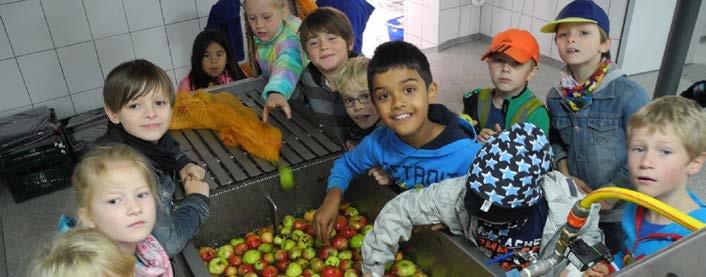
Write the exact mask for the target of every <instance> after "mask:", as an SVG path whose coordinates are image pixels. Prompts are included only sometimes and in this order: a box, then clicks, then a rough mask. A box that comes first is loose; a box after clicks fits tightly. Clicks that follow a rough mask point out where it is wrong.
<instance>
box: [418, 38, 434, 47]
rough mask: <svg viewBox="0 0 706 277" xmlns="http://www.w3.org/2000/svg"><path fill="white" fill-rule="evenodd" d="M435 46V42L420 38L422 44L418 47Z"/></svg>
mask: <svg viewBox="0 0 706 277" xmlns="http://www.w3.org/2000/svg"><path fill="white" fill-rule="evenodd" d="M436 46H437V44H436V43H435V42H431V41H426V40H424V39H422V46H421V47H419V49H427V48H432V47H436Z"/></svg>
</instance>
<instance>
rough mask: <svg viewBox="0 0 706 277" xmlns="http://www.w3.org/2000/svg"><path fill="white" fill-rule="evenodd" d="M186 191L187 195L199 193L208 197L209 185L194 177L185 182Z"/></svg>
mask: <svg viewBox="0 0 706 277" xmlns="http://www.w3.org/2000/svg"><path fill="white" fill-rule="evenodd" d="M184 191H186V195H189V194H192V193H198V194H203V195H204V196H206V197H208V184H207V183H206V182H204V181H201V180H196V179H194V178H193V177H187V178H186V181H185V182H184Z"/></svg>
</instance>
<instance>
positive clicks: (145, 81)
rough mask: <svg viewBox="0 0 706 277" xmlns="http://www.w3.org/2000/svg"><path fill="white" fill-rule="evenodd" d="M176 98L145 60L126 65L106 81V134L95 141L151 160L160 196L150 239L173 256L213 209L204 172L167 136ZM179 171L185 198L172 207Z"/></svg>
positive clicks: (169, 83) (165, 79)
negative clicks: (124, 147)
mask: <svg viewBox="0 0 706 277" xmlns="http://www.w3.org/2000/svg"><path fill="white" fill-rule="evenodd" d="M174 98H175V96H174V87H173V85H172V81H171V80H170V79H169V76H167V74H166V73H165V72H164V70H162V69H161V68H159V67H157V66H156V65H154V64H152V63H150V62H149V61H146V60H141V59H140V60H133V61H129V62H125V63H122V64H121V65H119V66H118V67H116V68H115V69H113V70H112V71H110V73H109V74H108V77H107V78H106V80H105V86H104V87H103V99H104V101H105V113H106V114H107V115H108V119H109V122H108V130H107V131H106V134H105V135H103V136H102V137H100V138H98V139H97V140H96V144H97V145H106V144H111V143H121V144H126V145H128V146H130V147H132V148H134V149H135V150H137V151H138V152H140V153H141V154H143V155H145V156H146V157H147V158H149V159H150V161H151V162H152V166H153V169H154V171H155V173H156V175H157V177H158V179H159V192H160V193H159V197H158V199H159V204H158V208H157V221H156V222H155V226H154V229H153V230H152V235H153V236H154V237H155V238H156V239H157V241H159V243H160V244H161V245H162V246H163V247H164V248H165V250H166V251H167V254H168V255H169V256H174V255H176V254H178V253H179V252H181V250H182V249H184V246H185V245H186V243H187V242H189V240H191V239H192V238H193V237H194V235H195V234H196V232H197V231H198V230H199V228H200V227H201V225H202V224H203V223H204V222H206V218H208V205H209V199H208V184H206V183H205V182H203V181H202V180H203V176H204V169H203V168H201V167H200V166H198V165H196V164H195V163H194V162H192V161H191V160H189V158H187V157H186V155H185V153H184V152H183V151H182V150H181V149H180V148H179V143H178V142H176V141H175V140H174V138H172V136H171V134H169V133H168V132H167V131H168V128H169V122H170V120H171V117H172V106H173V105H174ZM177 173H178V174H179V177H181V182H182V183H183V184H184V190H185V191H186V197H184V199H183V200H182V201H181V203H180V204H179V206H178V207H177V208H174V205H173V203H172V197H173V196H174V189H175V184H174V178H175V176H176V174H177Z"/></svg>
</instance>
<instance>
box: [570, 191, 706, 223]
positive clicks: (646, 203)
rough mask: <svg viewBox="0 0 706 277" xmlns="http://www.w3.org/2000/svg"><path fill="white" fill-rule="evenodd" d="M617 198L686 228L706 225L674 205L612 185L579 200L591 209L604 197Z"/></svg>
mask: <svg viewBox="0 0 706 277" xmlns="http://www.w3.org/2000/svg"><path fill="white" fill-rule="evenodd" d="M615 198H617V199H621V200H625V201H629V202H633V203H635V204H638V205H640V206H643V207H645V208H647V209H650V210H652V211H654V212H656V213H659V214H661V215H663V216H666V217H667V218H669V219H670V220H672V221H674V222H676V223H678V224H680V225H682V226H684V227H685V228H687V229H689V230H691V231H696V230H698V229H701V228H704V227H706V224H704V223H703V222H701V221H699V220H697V219H695V218H693V217H691V216H689V215H687V214H685V213H683V212H681V211H679V210H677V209H675V208H673V207H672V206H669V205H667V204H665V203H664V202H662V201H659V200H657V199H655V198H653V197H651V196H648V195H646V194H643V193H640V192H637V191H634V190H629V189H623V188H615V187H610V188H602V189H598V190H595V191H593V192H591V193H589V194H588V195H586V197H584V198H583V199H582V200H581V202H579V206H581V208H584V209H590V208H591V204H593V203H596V202H598V201H601V200H604V199H615Z"/></svg>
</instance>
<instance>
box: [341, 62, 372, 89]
mask: <svg viewBox="0 0 706 277" xmlns="http://www.w3.org/2000/svg"><path fill="white" fill-rule="evenodd" d="M369 63H370V59H368V58H366V57H355V58H350V59H348V60H346V61H345V62H344V63H343V66H341V71H339V72H338V76H337V77H336V87H338V90H339V91H341V92H343V91H344V90H345V89H346V88H348V87H349V86H350V85H351V84H357V85H359V86H362V87H364V88H367V87H368V64H369Z"/></svg>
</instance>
